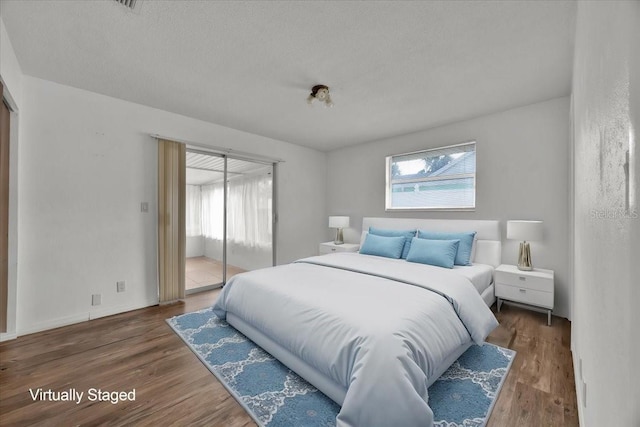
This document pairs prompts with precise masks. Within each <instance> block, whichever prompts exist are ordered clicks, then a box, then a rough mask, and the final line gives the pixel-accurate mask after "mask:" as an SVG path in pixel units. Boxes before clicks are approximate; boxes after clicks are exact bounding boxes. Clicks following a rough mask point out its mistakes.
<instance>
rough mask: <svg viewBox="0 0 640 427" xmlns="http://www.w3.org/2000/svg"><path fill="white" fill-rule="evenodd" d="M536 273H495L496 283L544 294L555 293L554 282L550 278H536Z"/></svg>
mask: <svg viewBox="0 0 640 427" xmlns="http://www.w3.org/2000/svg"><path fill="white" fill-rule="evenodd" d="M534 274H535V273H533V274H532V273H528V274H526V275H525V274H518V273H512V272H505V271H496V272H495V281H496V283H503V284H505V285H511V286H515V287H517V288H525V289H532V290H536V291H542V292H553V280H552V279H551V280H550V279H549V278H548V277H540V276H535V275H534Z"/></svg>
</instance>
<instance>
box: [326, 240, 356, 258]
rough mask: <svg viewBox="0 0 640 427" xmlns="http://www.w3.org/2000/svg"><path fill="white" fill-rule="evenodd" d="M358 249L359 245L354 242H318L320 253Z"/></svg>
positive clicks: (354, 250)
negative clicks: (338, 243)
mask: <svg viewBox="0 0 640 427" xmlns="http://www.w3.org/2000/svg"><path fill="white" fill-rule="evenodd" d="M358 249H360V245H358V244H355V243H343V244H341V245H336V244H335V243H333V242H325V243H320V247H319V248H318V252H319V253H320V255H326V254H332V253H334V252H358Z"/></svg>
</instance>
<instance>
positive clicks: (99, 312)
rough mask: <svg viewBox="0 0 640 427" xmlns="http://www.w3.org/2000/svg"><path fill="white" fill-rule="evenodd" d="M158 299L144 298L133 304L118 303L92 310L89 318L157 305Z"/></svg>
mask: <svg viewBox="0 0 640 427" xmlns="http://www.w3.org/2000/svg"><path fill="white" fill-rule="evenodd" d="M157 304H158V299H157V298H154V299H152V300H146V301H144V302H142V303H134V304H124V305H118V306H115V307H105V308H103V309H100V310H93V311H90V312H89V319H87V320H94V319H99V318H101V317H107V316H113V315H114V314H120V313H125V312H127V311H133V310H139V309H141V308H145V307H151V306H152V305H157Z"/></svg>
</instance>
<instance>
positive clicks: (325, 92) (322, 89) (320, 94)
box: [307, 85, 333, 107]
mask: <svg viewBox="0 0 640 427" xmlns="http://www.w3.org/2000/svg"><path fill="white" fill-rule="evenodd" d="M314 99H317V100H318V101H320V102H324V106H325V107H333V102H332V101H331V94H329V86H326V85H315V86H314V87H312V88H311V93H310V94H309V96H308V97H307V103H309V105H311V104H312V103H313V100H314Z"/></svg>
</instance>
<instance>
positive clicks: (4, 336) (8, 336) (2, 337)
mask: <svg viewBox="0 0 640 427" xmlns="http://www.w3.org/2000/svg"><path fill="white" fill-rule="evenodd" d="M16 338H18V334H16V333H15V332H0V342H2V341H10V340H15V339H16Z"/></svg>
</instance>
